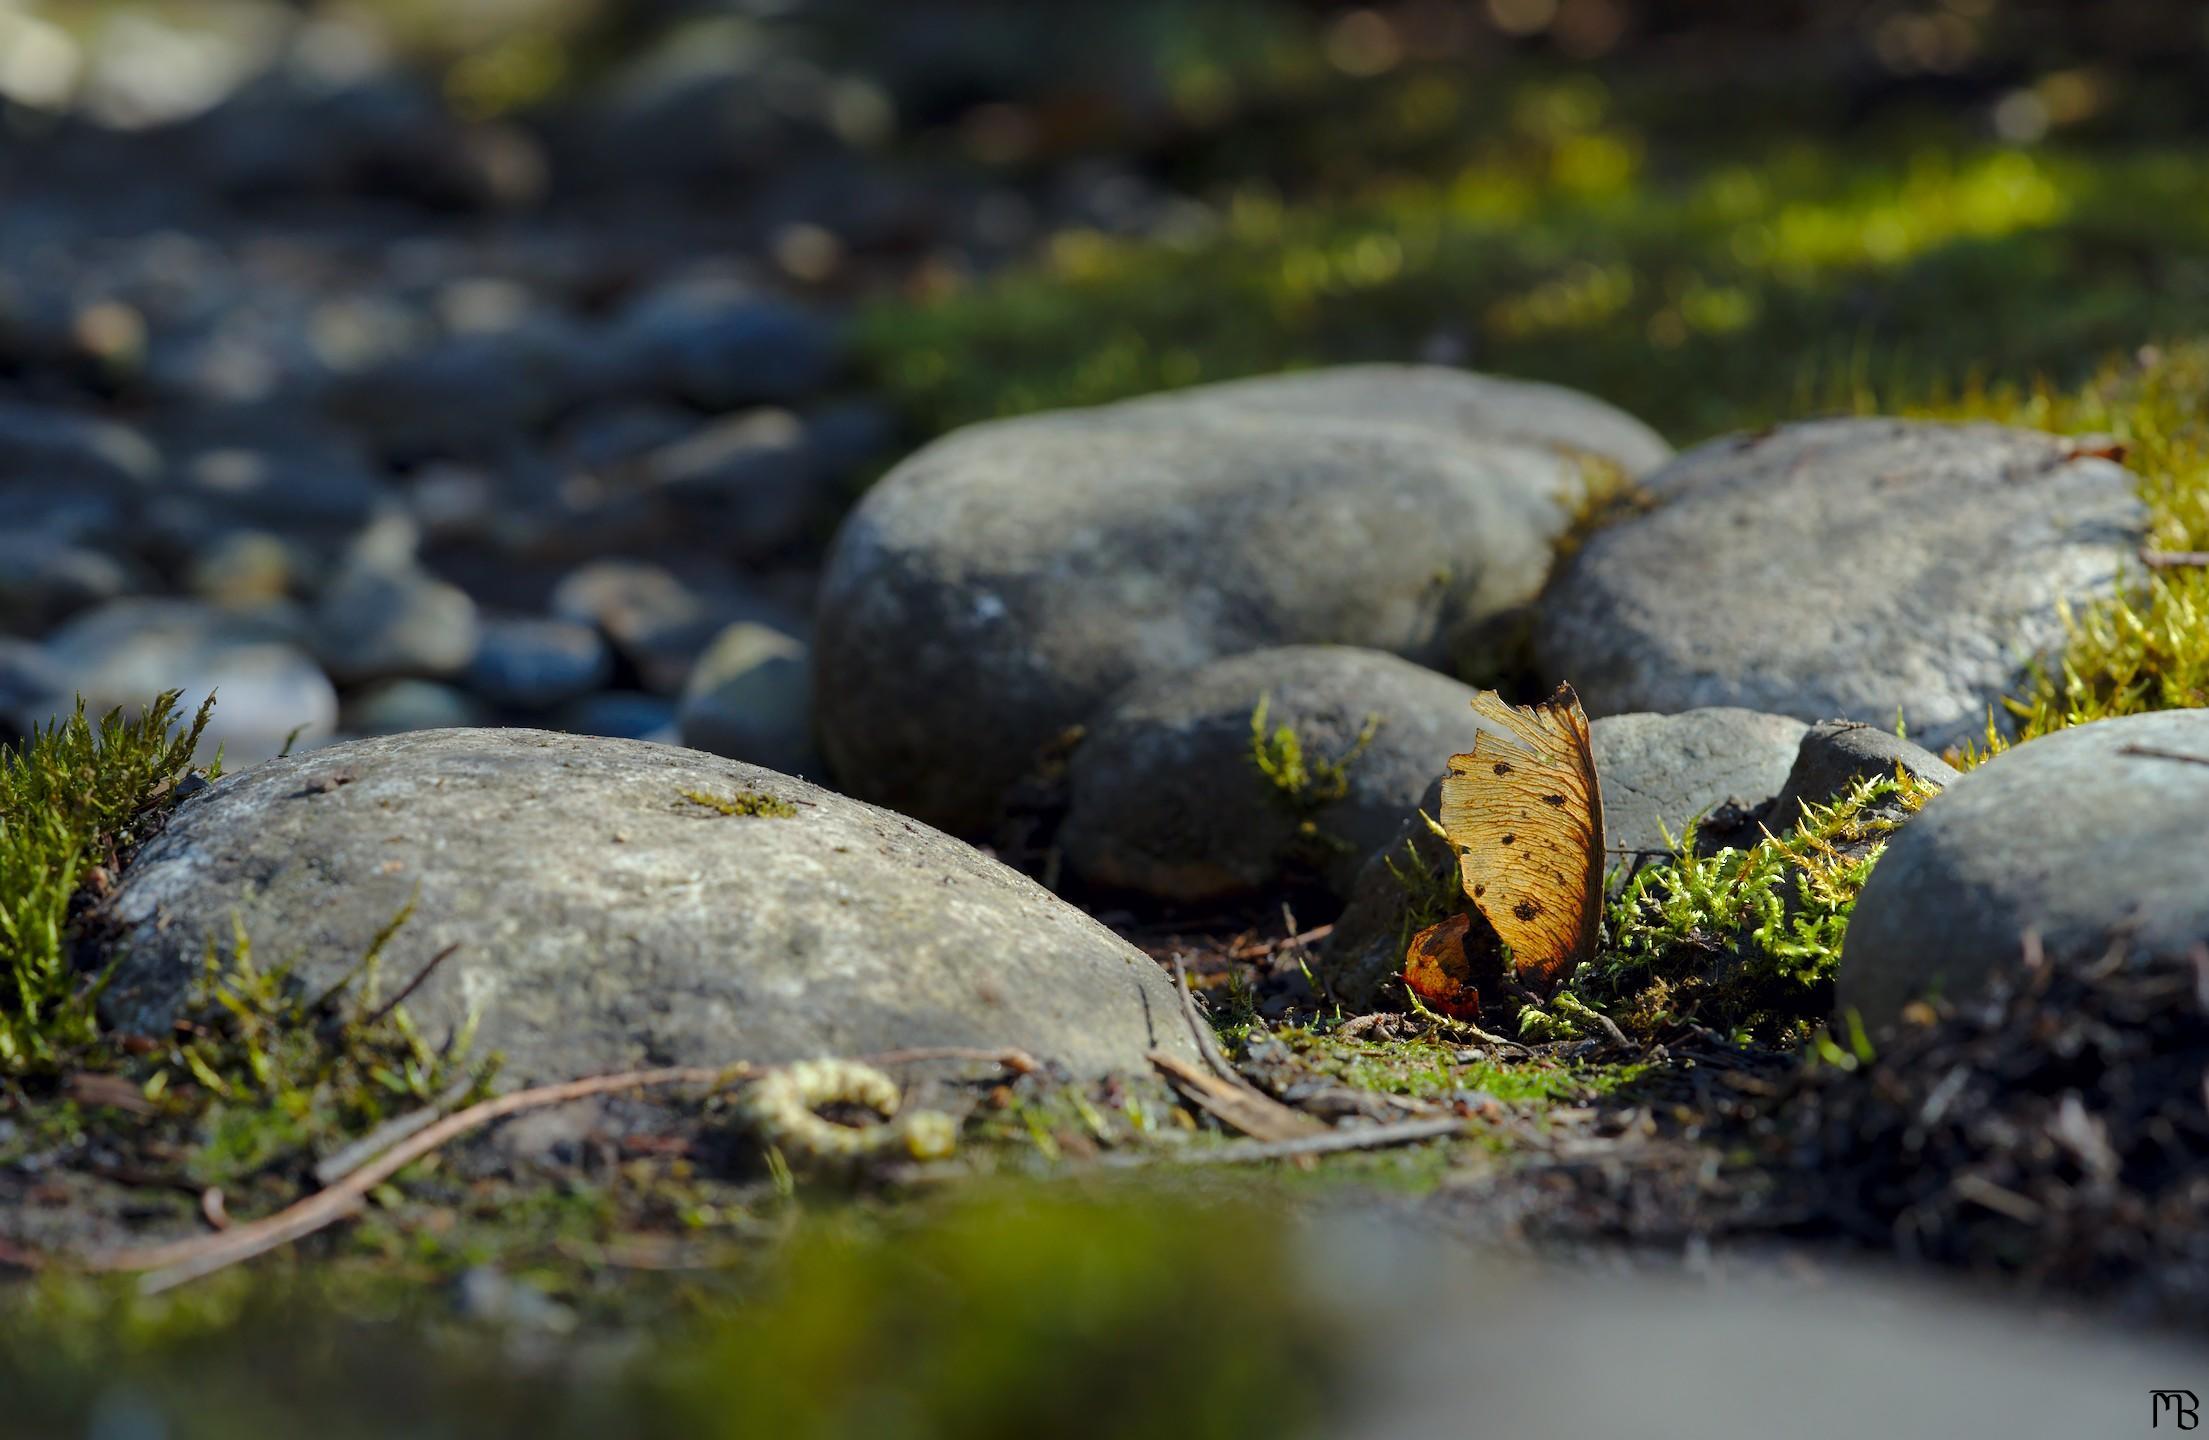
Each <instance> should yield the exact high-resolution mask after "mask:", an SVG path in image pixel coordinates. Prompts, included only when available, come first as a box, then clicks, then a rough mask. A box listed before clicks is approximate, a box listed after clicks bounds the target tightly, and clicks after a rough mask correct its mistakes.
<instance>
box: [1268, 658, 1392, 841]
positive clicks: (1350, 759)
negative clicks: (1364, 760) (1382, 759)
mask: <svg viewBox="0 0 2209 1440" xmlns="http://www.w3.org/2000/svg"><path fill="white" fill-rule="evenodd" d="M1272 704H1273V696H1272V695H1270V694H1267V695H1260V696H1259V697H1258V703H1257V705H1256V706H1255V707H1254V708H1253V709H1252V710H1251V712H1250V763H1251V764H1253V765H1255V766H1256V767H1257V768H1258V773H1259V774H1260V775H1263V776H1264V777H1265V778H1266V779H1267V780H1268V781H1269V782H1271V784H1272V786H1273V788H1274V791H1275V793H1276V794H1277V795H1278V796H1279V797H1280V799H1281V801H1282V803H1283V804H1284V805H1285V806H1286V807H1287V808H1288V810H1289V811H1290V813H1291V814H1293V815H1294V816H1295V817H1296V839H1297V849H1298V854H1299V856H1300V858H1302V859H1303V860H1305V861H1306V862H1308V863H1310V864H1313V865H1315V866H1318V865H1324V864H1326V863H1327V861H1328V860H1330V859H1332V858H1334V857H1335V856H1338V855H1342V854H1347V853H1348V852H1349V849H1350V844H1349V842H1348V841H1346V840H1344V839H1343V838H1342V837H1341V836H1339V835H1330V834H1328V833H1327V831H1325V830H1324V829H1322V828H1321V827H1320V824H1319V818H1318V815H1319V812H1320V811H1321V810H1324V809H1326V808H1327V807H1328V806H1329V805H1332V804H1335V803H1336V802H1337V801H1339V800H1341V799H1342V798H1343V797H1345V796H1347V795H1348V794H1349V793H1350V767H1351V766H1352V765H1354V764H1356V763H1357V761H1358V757H1359V756H1361V755H1363V754H1364V753H1365V752H1366V749H1367V748H1368V747H1369V746H1371V745H1372V743H1373V737H1374V736H1375V735H1378V734H1379V733H1380V729H1381V718H1382V717H1381V716H1380V715H1379V714H1378V713H1374V714H1369V715H1367V716H1366V717H1365V724H1364V725H1363V726H1362V727H1361V728H1360V729H1359V730H1358V734H1357V738H1356V739H1355V740H1352V741H1351V742H1350V744H1349V746H1348V748H1346V749H1345V750H1344V751H1343V752H1342V753H1341V754H1340V755H1337V756H1334V757H1332V758H1331V759H1330V758H1326V757H1322V756H1318V755H1314V754H1313V753H1312V752H1311V751H1310V749H1309V748H1308V747H1307V746H1306V745H1305V744H1304V740H1303V737H1302V736H1300V735H1298V734H1297V733H1296V729H1295V727H1294V726H1290V725H1276V726H1274V727H1272V728H1271V729H1268V728H1267V726H1266V720H1267V718H1268V713H1269V711H1270V710H1271V708H1272Z"/></svg>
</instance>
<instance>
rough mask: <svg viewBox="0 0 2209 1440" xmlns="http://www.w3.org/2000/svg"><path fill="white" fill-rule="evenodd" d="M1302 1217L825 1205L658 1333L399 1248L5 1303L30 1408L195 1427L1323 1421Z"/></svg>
mask: <svg viewBox="0 0 2209 1440" xmlns="http://www.w3.org/2000/svg"><path fill="white" fill-rule="evenodd" d="M1292 1240H1293V1237H1292V1236H1291V1234H1290V1233H1289V1232H1288V1230H1287V1229H1286V1228H1285V1226H1284V1223H1283V1222H1282V1221H1281V1220H1280V1218H1279V1217H1278V1216H1277V1215H1276V1214H1275V1213H1274V1212H1272V1211H1270V1210H1266V1209H1260V1208H1256V1207H1254V1206H1253V1205H1251V1204H1249V1203H1246V1202H1245V1201H1244V1200H1242V1199H1238V1198H1237V1197H1236V1195H1235V1194H1234V1193H1233V1192H1230V1193H1227V1194H1226V1195H1224V1196H1222V1195H1220V1194H1217V1193H1214V1194H1206V1193H1203V1192H1198V1191H1170V1192H1164V1193H1160V1192H1156V1191H1152V1192H1143V1193H1136V1192H1134V1191H1131V1190H1126V1189H1109V1190H1103V1191H1094V1190H1092V1191H1081V1190H1076V1189H1073V1188H1068V1187H1027V1188H1021V1189H1012V1188H1009V1187H1008V1188H1003V1189H995V1190H992V1191H988V1192H984V1193H981V1194H969V1195H967V1196H965V1197H963V1198H960V1199H958V1200H955V1201H949V1202H945V1203H939V1204H933V1205H923V1206H918V1207H915V1208H913V1209H910V1210H906V1211H902V1212H898V1213H894V1214H892V1213H885V1212H882V1211H878V1210H861V1209H849V1210H842V1211H833V1212H824V1213H821V1214H818V1215H816V1216H814V1217H812V1218H810V1219H808V1220H807V1221H806V1222H804V1223H803V1224H802V1225H801V1226H800V1228H799V1230H798V1231H797V1233H796V1235H795V1236H794V1238H793V1240H792V1241H791V1243H790V1244H789V1246H788V1247H787V1248H786V1249H785V1250H784V1251H783V1252H782V1253H780V1254H779V1255H778V1256H777V1257H776V1258H775V1259H774V1260H773V1262H772V1263H771V1264H770V1265H769V1267H768V1268H767V1270H766V1271H765V1273H764V1274H761V1275H755V1276H751V1277H749V1278H744V1279H737V1278H733V1277H729V1276H725V1275H724V1276H718V1277H709V1276H700V1277H691V1278H671V1277H660V1278H661V1280H662V1282H663V1284H664V1287H665V1288H667V1289H669V1290H671V1291H672V1292H673V1294H674V1296H675V1297H676V1299H677V1301H678V1304H677V1306H676V1307H675V1314H676V1315H677V1317H678V1318H674V1319H671V1320H669V1321H668V1322H666V1323H664V1324H662V1325H660V1326H659V1327H657V1328H656V1329H655V1330H654V1331H653V1333H652V1334H651V1335H650V1337H649V1339H648V1340H646V1339H643V1338H641V1337H636V1336H634V1335H632V1336H631V1337H629V1338H627V1339H613V1340H607V1339H600V1340H596V1341H594V1340H590V1339H575V1338H569V1337H565V1336H562V1335H560V1334H558V1333H555V1332H548V1331H546V1330H544V1329H542V1328H538V1329H536V1330H529V1329H522V1328H509V1329H507V1330H504V1331H501V1330H499V1329H497V1328H495V1327H494V1328H491V1329H488V1330H487V1329H485V1328H484V1327H482V1326H472V1327H467V1328H463V1327H461V1326H459V1325H458V1324H456V1323H455V1322H454V1321H453V1319H452V1316H453V1304H452V1294H451V1291H450V1290H449V1289H447V1290H431V1291H425V1290H409V1289H407V1288H405V1287H404V1286H403V1285H401V1284H398V1283H395V1282H394V1281H393V1280H392V1279H391V1278H389V1277H388V1276H378V1275H373V1274H369V1275H363V1276H361V1277H359V1278H357V1279H356V1280H355V1281H354V1282H352V1283H351V1284H350V1285H348V1284H346V1283H343V1282H342V1279H341V1277H342V1275H343V1273H344V1272H339V1271H331V1270H321V1271H317V1272H313V1278H312V1279H307V1278H305V1277H303V1276H302V1277H300V1278H295V1279H294V1280H292V1281H290V1282H288V1283H287V1282H285V1281H283V1280H281V1279H279V1278H278V1277H275V1276H272V1275H270V1274H269V1273H267V1272H266V1271H263V1272H261V1273H259V1274H258V1275H256V1276H254V1277H251V1278H250V1279H249V1278H248V1277H246V1276H244V1275H242V1274H232V1275H228V1276H218V1277H215V1279H214V1281H213V1282H211V1283H210V1284H208V1285H206V1286H204V1287H198V1288H188V1289H186V1290H184V1291H182V1292H179V1293H176V1294H174V1295H171V1296H165V1297H160V1298H157V1299H151V1300H147V1299H138V1298H135V1297H132V1296H130V1295H128V1294H127V1292H126V1291H124V1290H122V1289H120V1288H118V1287H115V1286H112V1285H105V1284H95V1283H93V1282H89V1281H81V1280H68V1281H63V1280H58V1279H49V1280H47V1281H45V1282H43V1283H41V1284H38V1285H36V1286H33V1287H29V1288H26V1289H22V1290H18V1291H17V1292H15V1293H14V1294H13V1296H12V1297H11V1298H9V1299H8V1300H7V1301H6V1304H5V1309H4V1311H0V1337H4V1341H0V1394H5V1395H6V1396H7V1397H8V1406H9V1422H10V1425H11V1427H13V1428H12V1433H29V1434H43V1433H56V1434H85V1433H88V1429H96V1428H97V1427H96V1426H95V1425H94V1422H95V1421H99V1420H105V1421H106V1422H107V1424H109V1425H111V1426H112V1425H114V1424H116V1423H118V1422H119V1421H120V1420H123V1419H128V1420H130V1421H132V1422H133V1425H134V1428H131V1429H129V1430H128V1431H127V1432H125V1431H123V1430H114V1431H112V1432H110V1431H108V1430H99V1433H130V1434H148V1435H152V1434H160V1435H165V1436H171V1437H178V1440H183V1437H197V1436H230V1435H238V1434H248V1433H278V1434H296V1433H303V1432H304V1431H305V1430H306V1429H307V1428H308V1427H310V1426H311V1427H312V1428H313V1430H314V1432H315V1433H317V1434H319V1435H322V1436H324V1437H326V1440H346V1437H352V1436H369V1435H400V1434H404V1435H409V1436H441V1435H455V1436H459V1435H482V1434H487V1433H495V1434H522V1433H527V1434H531V1435H541V1436H560V1435H604V1434H668V1435H686V1436H690V1435H698V1436H710V1435H738V1434H751V1433H759V1432H763V1431H765V1432H771V1433H774V1434H777V1435H781V1436H787V1437H792V1440H797V1437H814V1436H818V1437H843V1436H850V1437H861V1436H865V1437H876V1436H884V1437H895V1436H962V1437H964V1436H977V1437H989V1436H1005V1437H1014V1436H1028V1435H1094V1436H1128V1437H1134V1436H1148V1435H1156V1434H1179V1435H1190V1436H1215V1435H1216V1436H1227V1435H1245V1434H1273V1435H1284V1436H1286V1435H1295V1434H1302V1433H1309V1432H1310V1431H1312V1430H1313V1429H1315V1428H1317V1427H1319V1426H1321V1425H1323V1424H1324V1422H1325V1421H1326V1419H1327V1416H1328V1402H1329V1400H1330V1398H1331V1397H1332V1396H1334V1395H1335V1394H1336V1393H1337V1388H1338V1386H1339V1383H1340V1380H1341V1373H1342V1366H1343V1363H1344V1362H1343V1361H1342V1359H1341V1358H1340V1357H1341V1355H1342V1354H1343V1351H1342V1349H1341V1341H1342V1338H1343V1337H1339V1336H1336V1335H1334V1334H1333V1333H1331V1331H1330V1328H1329V1326H1328V1324H1327V1322H1326V1321H1324V1320H1323V1319H1322V1318H1321V1315H1320V1310H1319V1305H1318V1300H1317V1297H1316V1296H1315V1295H1314V1294H1313V1293H1312V1291H1311V1289H1310V1282H1309V1280H1308V1278H1307V1277H1306V1274H1305V1272H1304V1270H1303V1269H1302V1267H1300V1266H1299V1265H1298V1264H1297V1263H1296V1257H1295V1254H1294V1253H1293V1248H1292ZM648 1279H649V1277H647V1279H644V1280H640V1282H639V1283H648Z"/></svg>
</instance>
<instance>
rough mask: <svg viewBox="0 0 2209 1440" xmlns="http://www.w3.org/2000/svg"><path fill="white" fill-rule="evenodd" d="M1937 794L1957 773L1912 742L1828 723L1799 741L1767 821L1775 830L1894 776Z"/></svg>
mask: <svg viewBox="0 0 2209 1440" xmlns="http://www.w3.org/2000/svg"><path fill="white" fill-rule="evenodd" d="M1898 770H1899V771H1901V772H1902V773H1903V774H1906V775H1909V776H1911V777H1912V778H1913V779H1916V780H1920V781H1923V782H1924V783H1925V784H1928V785H1931V786H1932V787H1933V788H1934V789H1936V790H1938V789H1940V788H1941V787H1943V786H1945V785H1947V784H1948V783H1949V782H1951V781H1953V780H1954V779H1955V778H1956V767H1955V766H1953V765H1951V764H1949V763H1948V762H1947V761H1946V760H1943V759H1941V757H1940V756H1938V755H1935V754H1934V753H1933V752H1932V751H1930V750H1928V749H1926V748H1925V747H1924V746H1923V745H1920V744H1918V743H1917V742H1916V741H1914V740H1905V739H1904V738H1902V737H1901V736H1899V735H1897V734H1895V733H1894V732H1893V731H1891V730H1882V729H1880V728H1879V727H1878V726H1876V725H1869V724H1865V723H1862V722H1860V721H1852V720H1827V721H1824V722H1822V723H1820V724H1817V725H1813V726H1811V727H1810V729H1809V731H1808V733H1806V734H1805V735H1804V736H1803V737H1802V749H1801V750H1800V751H1798V752H1797V753H1796V755H1795V764H1794V768H1792V769H1791V770H1789V771H1788V772H1787V784H1786V785H1785V786H1784V787H1783V788H1782V789H1781V790H1780V793H1779V795H1778V797H1777V798H1776V799H1774V801H1773V802H1772V813H1771V815H1770V816H1769V817H1767V818H1768V819H1769V820H1770V821H1771V822H1772V823H1773V824H1775V825H1792V824H1794V823H1795V822H1796V821H1798V820H1800V819H1801V818H1802V807H1803V805H1804V804H1806V803H1807V804H1811V805H1824V804H1827V803H1829V802H1830V801H1832V800H1833V799H1834V798H1835V797H1837V796H1840V795H1844V794H1846V793H1847V792H1848V791H1849V790H1850V788H1851V787H1853V786H1854V785H1856V783H1857V782H1858V781H1861V780H1866V779H1869V778H1871V777H1872V776H1875V775H1880V776H1892V775H1893V774H1895V772H1896V771H1898Z"/></svg>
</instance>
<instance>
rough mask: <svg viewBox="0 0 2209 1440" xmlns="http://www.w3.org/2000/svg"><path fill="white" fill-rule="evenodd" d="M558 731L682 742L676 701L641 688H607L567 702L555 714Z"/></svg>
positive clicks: (666, 742) (663, 741)
mask: <svg viewBox="0 0 2209 1440" xmlns="http://www.w3.org/2000/svg"><path fill="white" fill-rule="evenodd" d="M552 725H553V728H554V729H556V730H565V731H567V732H568V733H570V734H573V735H603V736H607V737H609V738H612V739H615V740H649V741H651V742H653V743H654V744H657V745H674V744H678V743H680V741H681V738H682V737H681V735H680V734H679V732H678V731H677V729H676V723H675V702H674V701H672V700H669V699H666V698H665V697H663V696H659V695H647V694H645V693H644V692H643V691H640V690H606V691H602V692H600V693H599V694H596V695H586V696H584V697H583V698H582V699H580V700H577V701H575V702H574V703H573V704H570V705H563V706H561V707H560V709H559V712H558V713H557V714H555V715H554V716H553V717H552Z"/></svg>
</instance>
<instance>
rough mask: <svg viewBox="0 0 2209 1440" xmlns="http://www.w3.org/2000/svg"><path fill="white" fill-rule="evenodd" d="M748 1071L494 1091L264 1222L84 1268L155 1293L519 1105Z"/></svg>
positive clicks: (289, 1229) (597, 1078) (687, 1070)
mask: <svg viewBox="0 0 2209 1440" xmlns="http://www.w3.org/2000/svg"><path fill="white" fill-rule="evenodd" d="M754 1073H755V1072H754V1071H753V1069H752V1067H751V1066H750V1065H746V1064H741V1063H739V1064H736V1065H729V1066H719V1067H716V1066H711V1065H678V1066H670V1067H667V1068H665V1069H659V1070H632V1071H628V1072H626V1073H624V1074H619V1075H592V1076H589V1077H586V1078H584V1079H581V1080H568V1081H564V1082H562V1083H560V1084H558V1085H542V1086H538V1087H537V1088H535V1089H531V1090H515V1091H512V1092H510V1093H508V1094H505V1095H499V1096H494V1097H493V1098H491V1099H489V1100H484V1101H480V1102H478V1103H477V1104H474V1105H470V1106H469V1107H468V1108H467V1109H465V1110H461V1111H458V1112H456V1113H454V1114H452V1115H448V1116H446V1117H445V1118H444V1119H442V1120H440V1121H438V1122H437V1123H436V1124H434V1125H431V1126H429V1127H428V1128H426V1129H424V1130H422V1131H421V1132H420V1133H418V1134H415V1135H412V1136H409V1137H408V1138H407V1139H405V1140H403V1141H401V1142H400V1143H398V1144H397V1145H394V1146H392V1147H391V1148H390V1149H389V1150H387V1151H385V1152H384V1153H383V1154H382V1155H380V1156H378V1157H377V1158H376V1159H374V1160H372V1161H370V1162H369V1163H368V1164H366V1165H363V1166H361V1167H360V1168H359V1169H357V1170H355V1171H353V1172H352V1173H351V1174H349V1175H347V1176H346V1177H345V1178H344V1179H342V1180H340V1181H339V1182H338V1183H337V1184H335V1185H333V1186H331V1187H330V1188H329V1189H327V1190H322V1191H318V1192H316V1193H315V1194H313V1195H309V1196H308V1197H306V1198H305V1199H303V1200H300V1201H298V1202H296V1203H294V1204H291V1205H288V1206H286V1207H285V1208H283V1209H282V1210H279V1211H277V1212H276V1213H275V1214H274V1215H271V1216H268V1217H267V1218H266V1219H261V1220H255V1221H253V1222H252V1223H250V1224H246V1225H233V1226H232V1227H231V1228H230V1229H228V1230H223V1231H218V1232H216V1233H215V1234H212V1235H197V1236H194V1237H192V1238H191V1239H188V1240H178V1241H174V1242H172V1243H170V1244H166V1245H147V1246H140V1247H136V1248H130V1249H123V1250H113V1251H110V1252H108V1253H107V1254H105V1255H96V1256H92V1257H90V1259H89V1261H88V1262H87V1263H88V1268H90V1269H93V1270H103V1271H116V1270H136V1271H145V1272H148V1273H146V1274H145V1275H144V1276H143V1278H142V1279H141V1280H140V1281H139V1289H140V1291H141V1292H142V1293H144V1294H147V1295H156V1294H159V1293H160V1292H162V1291H164V1290H168V1289H171V1288H173V1287H175V1286H178V1285H181V1284H184V1283H185V1282H186V1281H188V1280H196V1279H198V1278H199V1277H201V1276H203V1275H212V1274H213V1273H214V1272H216V1271H217V1270H222V1269H225V1268H227V1267H229V1266H231V1265H235V1264H237V1263H238V1262H239V1261H241V1260H250V1259H252V1258H253V1257H254V1256H256V1255H263V1254H266V1253H267V1252H268V1251H271V1250H274V1249H277V1248H278V1247H280V1246H283V1245H288V1244H290V1243H291V1242H292V1241H294V1240H298V1239H302V1238H304V1237H306V1236H308V1235H312V1234H313V1233H314V1232H315V1231H317V1230H320V1229H322V1228H323V1227H324V1226H326V1225H330V1224H332V1223H334V1222H336V1221H338V1220H342V1219H344V1218H345V1217H346V1216H347V1215H350V1214H352V1213H353V1211H355V1210H356V1209H358V1208H360V1204H361V1201H362V1200H363V1199H365V1198H366V1197H367V1195H368V1193H369V1192H370V1191H371V1190H374V1189H375V1188H376V1187H377V1186H378V1185H381V1184H383V1182H384V1181H386V1180H389V1179H390V1178H391V1177H392V1176H394V1175H396V1174H398V1173H399V1172H400V1171H401V1170H404V1169H405V1168H406V1167H407V1166H409V1165H412V1164H413V1163H414V1162H415V1161H417V1160H419V1159H421V1158H422V1157H423V1156H425V1155H428V1154H430V1153H431V1152H432V1151H435V1150H437V1149H438V1148H439V1147H441V1146H443V1145H445V1144H447V1143H448V1142H450V1141H452V1140H454V1139H457V1138H458V1137H460V1136H462V1135H465V1134H467V1133H468V1132H469V1131H471V1130H474V1129H476V1128H478V1127H479V1126H483V1125H487V1124H489V1123H490V1122H491V1121H493V1120H499V1119H503V1118H505V1117H506V1116H508V1115H515V1114H519V1113H521V1112H522V1111H524V1110H536V1109H542V1108H543V1107H545V1106H547V1105H564V1104H567V1103H568V1102H570V1101H574V1100H584V1099H588V1098H589V1097H591V1096H593V1095H605V1094H610V1093H612V1092H614V1091H617V1090H639V1089H648V1088H655V1087H659V1086H665V1085H712V1086H720V1085H725V1084H727V1083H728V1082H730V1081H732V1080H739V1079H746V1078H749V1077H750V1076H751V1075H752V1074H754Z"/></svg>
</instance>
